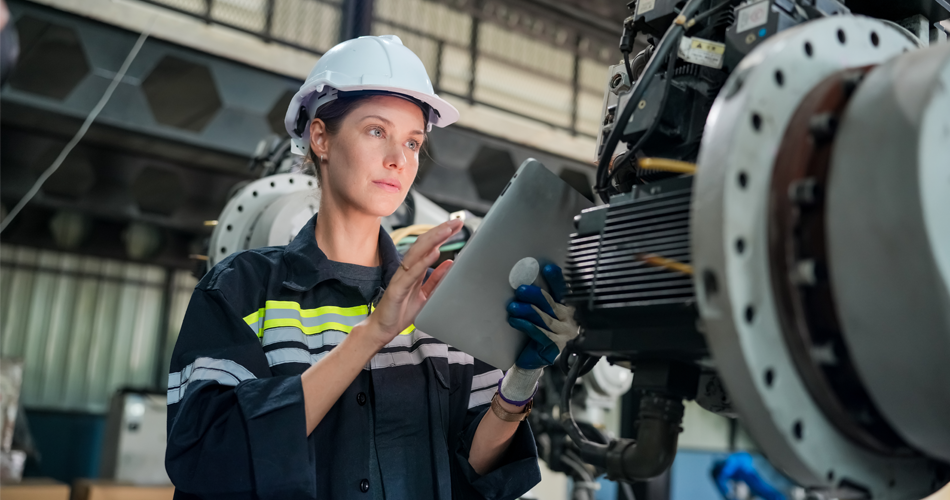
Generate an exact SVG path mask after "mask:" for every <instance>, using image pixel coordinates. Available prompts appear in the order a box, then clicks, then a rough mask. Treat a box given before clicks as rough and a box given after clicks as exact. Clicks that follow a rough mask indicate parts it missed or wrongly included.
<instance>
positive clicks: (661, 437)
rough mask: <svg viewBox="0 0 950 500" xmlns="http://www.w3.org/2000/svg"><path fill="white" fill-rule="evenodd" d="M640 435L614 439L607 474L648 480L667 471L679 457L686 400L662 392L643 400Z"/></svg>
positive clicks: (645, 395)
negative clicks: (678, 448)
mask: <svg viewBox="0 0 950 500" xmlns="http://www.w3.org/2000/svg"><path fill="white" fill-rule="evenodd" d="M639 418H640V427H639V429H638V430H637V439H636V440H632V439H618V440H615V441H612V442H611V443H610V445H609V447H608V449H607V460H606V461H607V476H608V477H610V478H612V479H617V480H623V481H646V480H647V479H652V478H654V477H657V476H659V475H660V474H663V473H664V472H666V470H667V469H669V468H670V466H671V465H673V459H674V458H676V444H677V442H678V441H679V433H680V431H682V428H681V427H680V424H681V423H682V422H683V402H682V401H681V400H679V399H675V398H670V397H668V396H663V395H659V394H644V395H643V398H642V399H641V400H640V415H639Z"/></svg>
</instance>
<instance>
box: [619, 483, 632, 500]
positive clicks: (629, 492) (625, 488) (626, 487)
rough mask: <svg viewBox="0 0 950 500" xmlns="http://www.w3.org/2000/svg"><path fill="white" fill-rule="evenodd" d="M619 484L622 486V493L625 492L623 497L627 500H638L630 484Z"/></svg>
mask: <svg viewBox="0 0 950 500" xmlns="http://www.w3.org/2000/svg"><path fill="white" fill-rule="evenodd" d="M617 484H619V485H620V491H622V492H623V496H625V497H626V498H627V500H637V497H636V496H635V495H634V494H633V486H630V483H625V482H623V481H617Z"/></svg>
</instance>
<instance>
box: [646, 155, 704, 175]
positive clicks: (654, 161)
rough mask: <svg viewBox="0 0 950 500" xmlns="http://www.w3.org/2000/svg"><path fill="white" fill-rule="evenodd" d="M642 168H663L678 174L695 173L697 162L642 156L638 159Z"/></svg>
mask: <svg viewBox="0 0 950 500" xmlns="http://www.w3.org/2000/svg"><path fill="white" fill-rule="evenodd" d="M637 162H638V163H639V165H640V168H642V169H646V170H663V171H664V172H675V173H677V174H690V175H692V174H695V173H696V164H695V163H689V162H687V161H679V160H670V159H667V158H640V159H639V160H638V161H637Z"/></svg>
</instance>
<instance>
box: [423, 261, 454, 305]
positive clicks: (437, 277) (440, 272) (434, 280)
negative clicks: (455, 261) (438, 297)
mask: <svg viewBox="0 0 950 500" xmlns="http://www.w3.org/2000/svg"><path fill="white" fill-rule="evenodd" d="M451 268H452V261H451V260H447V261H445V262H443V263H441V264H439V267H437V268H435V271H432V274H430V275H429V279H428V280H426V282H425V284H424V285H422V294H423V295H424V296H425V298H426V299H428V298H429V297H431V296H432V292H434V291H435V287H437V286H439V283H441V282H442V278H445V275H446V274H448V272H449V269H451Z"/></svg>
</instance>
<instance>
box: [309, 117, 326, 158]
mask: <svg viewBox="0 0 950 500" xmlns="http://www.w3.org/2000/svg"><path fill="white" fill-rule="evenodd" d="M329 138H330V136H329V134H328V133H327V124H326V123H323V120H321V119H319V118H314V119H313V121H312V122H310V149H311V150H312V151H313V154H314V155H316V157H317V158H324V157H326V156H327V152H328V151H329V147H328V145H327V142H328V140H329Z"/></svg>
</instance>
